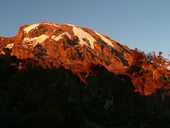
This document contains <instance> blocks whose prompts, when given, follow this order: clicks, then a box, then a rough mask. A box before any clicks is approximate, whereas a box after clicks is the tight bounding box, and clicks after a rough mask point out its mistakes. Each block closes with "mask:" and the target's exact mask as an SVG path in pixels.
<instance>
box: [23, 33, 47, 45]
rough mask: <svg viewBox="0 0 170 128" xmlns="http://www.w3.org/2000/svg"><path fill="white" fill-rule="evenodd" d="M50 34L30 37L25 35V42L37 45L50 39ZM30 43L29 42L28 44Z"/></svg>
mask: <svg viewBox="0 0 170 128" xmlns="http://www.w3.org/2000/svg"><path fill="white" fill-rule="evenodd" d="M48 38H49V36H48V35H45V34H42V35H40V36H38V37H34V38H30V37H25V38H24V40H23V43H24V44H25V43H27V45H32V46H33V47H34V46H36V45H37V44H41V43H42V42H44V41H45V40H46V39H48ZM28 43H29V44H28Z"/></svg>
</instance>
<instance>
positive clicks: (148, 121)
mask: <svg viewBox="0 0 170 128" xmlns="http://www.w3.org/2000/svg"><path fill="white" fill-rule="evenodd" d="M21 63H22V64H21ZM35 63H36V62H34V63H33V61H32V60H22V61H21V60H18V59H16V58H15V57H11V56H9V55H6V56H0V127H1V128H70V127H73V128H112V127H116V128H122V127H130V128H136V127H139V128H140V127H143V128H150V127H155V128H167V127H169V126H170V125H169V121H170V113H169V111H170V109H169V108H170V102H169V97H167V100H165V101H164V104H161V97H160V96H159V95H152V96H148V97H146V96H141V95H140V94H139V93H134V92H133V90H134V88H133V83H132V82H131V78H130V77H128V76H126V75H115V74H113V73H110V72H109V71H108V70H106V69H105V68H104V67H100V66H94V67H93V68H92V72H91V74H90V76H89V77H88V83H87V85H84V84H83V83H82V82H81V81H80V80H79V78H78V77H77V76H75V75H73V74H72V72H71V71H68V70H66V69H64V68H60V69H43V68H41V67H39V66H38V65H37V66H32V65H31V64H35ZM23 64H24V67H25V69H22V70H21V69H20V68H18V67H19V66H22V65H23ZM140 64H141V63H140ZM135 70H136V71H138V72H140V70H141V68H140V65H139V66H136V69H135ZM131 72H132V74H133V73H134V72H135V71H132V70H131Z"/></svg>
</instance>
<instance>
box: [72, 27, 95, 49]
mask: <svg viewBox="0 0 170 128" xmlns="http://www.w3.org/2000/svg"><path fill="white" fill-rule="evenodd" d="M73 32H74V35H75V36H77V37H78V38H79V40H80V41H79V43H80V44H81V45H87V46H89V45H88V43H87V42H86V41H84V39H87V40H88V41H89V43H90V47H91V48H92V49H93V48H94V42H95V41H96V40H95V38H93V37H92V36H91V35H90V34H89V33H87V32H85V31H84V30H83V29H81V28H79V27H75V26H74V27H73Z"/></svg>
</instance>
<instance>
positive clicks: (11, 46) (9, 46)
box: [5, 43, 14, 49]
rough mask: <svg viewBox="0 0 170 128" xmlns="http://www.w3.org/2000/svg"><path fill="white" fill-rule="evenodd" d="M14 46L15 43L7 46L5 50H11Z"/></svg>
mask: <svg viewBox="0 0 170 128" xmlns="http://www.w3.org/2000/svg"><path fill="white" fill-rule="evenodd" d="M13 46H14V44H13V43H11V44H7V45H6V47H5V48H9V49H11V48H13Z"/></svg>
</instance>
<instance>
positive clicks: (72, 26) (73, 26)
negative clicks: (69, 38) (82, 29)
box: [66, 24, 75, 27]
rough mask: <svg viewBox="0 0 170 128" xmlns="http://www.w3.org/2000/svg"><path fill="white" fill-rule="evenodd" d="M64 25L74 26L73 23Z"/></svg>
mask: <svg viewBox="0 0 170 128" xmlns="http://www.w3.org/2000/svg"><path fill="white" fill-rule="evenodd" d="M66 25H68V26H72V27H74V26H75V25H72V24H66Z"/></svg>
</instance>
